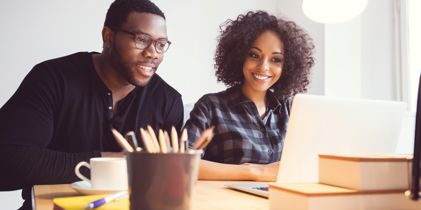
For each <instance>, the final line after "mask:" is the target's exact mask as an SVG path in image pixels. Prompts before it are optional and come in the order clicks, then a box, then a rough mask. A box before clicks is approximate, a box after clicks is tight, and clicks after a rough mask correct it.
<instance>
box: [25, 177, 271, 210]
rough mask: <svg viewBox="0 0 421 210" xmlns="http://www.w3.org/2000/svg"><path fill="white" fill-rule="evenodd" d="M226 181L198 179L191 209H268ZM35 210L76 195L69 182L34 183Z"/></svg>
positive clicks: (263, 203) (253, 197) (256, 199)
mask: <svg viewBox="0 0 421 210" xmlns="http://www.w3.org/2000/svg"><path fill="white" fill-rule="evenodd" d="M231 183H239V182H228V181H198V182H197V183H196V184H195V186H194V188H193V197H192V199H193V200H192V206H191V210H208V209H209V210H215V209H218V210H224V209H227V210H228V209H229V210H232V209H242V210H261V209H269V200H268V199H266V198H261V197H258V196H254V195H249V194H246V193H242V192H237V191H234V190H230V189H226V188H225V187H224V185H225V184H231ZM33 193H34V198H33V199H34V200H33V201H34V205H35V210H40V209H43V210H44V209H46V210H48V209H53V201H52V200H53V199H54V198H57V197H67V196H78V195H80V194H78V193H77V192H76V191H75V190H73V189H72V188H71V187H70V185H69V184H58V185H36V186H35V187H34V192H33Z"/></svg>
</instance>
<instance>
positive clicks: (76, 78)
mask: <svg viewBox="0 0 421 210" xmlns="http://www.w3.org/2000/svg"><path fill="white" fill-rule="evenodd" d="M102 39H103V51H102V53H100V54H99V53H95V52H91V53H88V52H80V53H75V54H72V55H68V56H65V57H62V58H57V59H53V60H49V61H45V62H42V63H40V64H38V65H36V66H35V67H34V68H33V69H32V70H31V72H30V73H29V74H28V75H27V76H26V78H25V79H24V81H23V82H22V84H21V85H20V87H19V88H18V90H17V91H16V93H15V94H14V95H13V96H12V98H10V100H9V101H8V102H7V103H6V104H5V105H4V106H3V107H2V108H1V110H0V168H1V171H2V175H1V177H2V178H1V179H0V190H16V189H23V192H22V197H23V198H24V199H25V202H24V206H23V207H22V209H30V208H31V207H30V189H31V187H32V186H33V185H35V184H53V183H70V182H74V181H77V178H76V176H75V174H74V171H73V170H74V167H75V165H76V164H77V163H78V162H80V161H87V160H89V159H90V158H91V157H97V156H104V157H106V156H122V155H123V154H122V152H121V148H120V147H119V146H118V144H117V143H116V142H115V140H114V138H113V136H112V133H111V131H110V129H111V128H112V127H113V128H116V129H117V130H118V131H120V132H121V133H126V132H128V131H135V132H136V134H137V136H139V128H140V127H143V128H145V127H146V126H147V125H151V126H152V127H153V128H154V129H155V130H157V129H159V128H163V129H165V130H169V129H170V128H171V126H175V127H176V128H177V129H178V130H180V129H181V126H182V123H183V105H182V100H181V95H180V94H179V93H178V92H177V91H176V90H174V89H173V88H172V87H170V86H169V85H168V84H167V83H165V82H164V81H163V80H162V79H161V78H160V77H159V76H158V75H156V74H155V71H156V70H157V68H158V66H159V64H160V63H161V61H162V59H163V56H164V52H165V51H166V50H167V49H168V47H169V45H170V44H171V42H169V41H168V38H167V33H166V22H165V16H164V14H163V13H162V11H161V10H160V9H159V8H158V7H157V6H156V5H155V4H153V3H152V2H150V1H148V0H130V1H129V0H116V1H115V2H113V3H112V4H111V6H110V8H109V10H108V12H107V15H106V19H105V23H104V27H103V30H102Z"/></svg>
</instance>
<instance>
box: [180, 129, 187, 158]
mask: <svg viewBox="0 0 421 210" xmlns="http://www.w3.org/2000/svg"><path fill="white" fill-rule="evenodd" d="M187 138H188V137H187V130H186V129H185V128H184V129H183V133H182V134H181V137H180V150H179V152H180V153H184V152H185V145H186V141H187Z"/></svg>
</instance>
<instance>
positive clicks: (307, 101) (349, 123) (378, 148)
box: [277, 94, 406, 182]
mask: <svg viewBox="0 0 421 210" xmlns="http://www.w3.org/2000/svg"><path fill="white" fill-rule="evenodd" d="M405 108H406V105H405V103H403V102H394V101H379V100H366V99H350V98H336V97H328V96H316V95H307V94H298V95H296V96H295V97H294V101H293V103H292V108H291V115H290V118H289V122H288V128H287V133H286V137H285V145H284V148H283V152H282V157H281V163H280V167H279V172H278V178H277V182H318V179H319V177H318V155H319V154H320V153H328V154H350V155H358V154H360V155H361V154H393V153H395V150H396V146H397V142H398V138H399V135H400V131H401V125H402V120H403V115H404V112H405Z"/></svg>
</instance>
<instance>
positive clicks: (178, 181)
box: [127, 151, 201, 210]
mask: <svg viewBox="0 0 421 210" xmlns="http://www.w3.org/2000/svg"><path fill="white" fill-rule="evenodd" d="M200 155H201V151H189V152H186V153H147V152H132V153H128V155H127V170H128V178H129V194H130V209H131V210H141V209H148V210H168V209H171V210H189V209H190V202H191V194H192V185H193V183H194V182H195V181H196V179H197V175H198V170H199V161H200Z"/></svg>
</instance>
